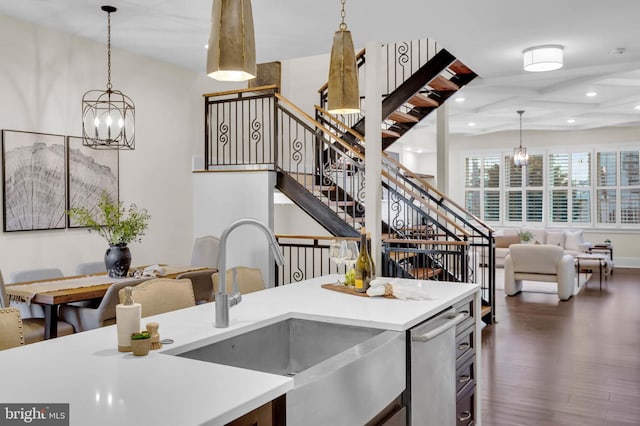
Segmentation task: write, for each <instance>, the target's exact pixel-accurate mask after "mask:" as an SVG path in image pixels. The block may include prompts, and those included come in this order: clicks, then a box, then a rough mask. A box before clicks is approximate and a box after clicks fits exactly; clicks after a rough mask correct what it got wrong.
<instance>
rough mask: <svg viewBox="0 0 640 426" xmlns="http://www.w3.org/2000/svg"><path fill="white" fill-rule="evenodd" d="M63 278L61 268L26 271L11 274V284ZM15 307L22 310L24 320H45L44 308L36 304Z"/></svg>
mask: <svg viewBox="0 0 640 426" xmlns="http://www.w3.org/2000/svg"><path fill="white" fill-rule="evenodd" d="M63 277H64V275H63V274H62V271H61V270H60V269H59V268H40V269H24V270H22V271H14V272H12V273H11V274H9V284H14V283H23V282H29V281H39V280H49V279H56V278H63ZM15 307H16V308H18V309H20V315H21V316H22V319H23V320H24V319H26V318H44V308H43V307H42V306H41V305H38V304H35V303H31V304H26V303H20V304H19V305H16V306H15Z"/></svg>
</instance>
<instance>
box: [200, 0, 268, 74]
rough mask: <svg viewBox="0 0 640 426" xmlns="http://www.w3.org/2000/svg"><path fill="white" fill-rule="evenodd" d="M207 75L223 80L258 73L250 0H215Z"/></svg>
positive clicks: (212, 8) (212, 12) (212, 9)
mask: <svg viewBox="0 0 640 426" xmlns="http://www.w3.org/2000/svg"><path fill="white" fill-rule="evenodd" d="M207 49H208V51H207V75H208V76H209V77H211V78H215V79H216V80H221V81H246V80H250V79H252V78H255V77H256V74H257V68H256V40H255V36H254V32H253V14H252V12H251V0H213V6H212V7H211V32H210V33H209V44H208V48H207Z"/></svg>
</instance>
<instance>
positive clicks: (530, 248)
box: [504, 244, 577, 300]
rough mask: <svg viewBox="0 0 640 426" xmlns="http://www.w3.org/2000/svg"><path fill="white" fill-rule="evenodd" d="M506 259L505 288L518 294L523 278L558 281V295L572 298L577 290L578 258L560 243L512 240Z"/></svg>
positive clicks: (510, 293) (561, 298) (511, 292)
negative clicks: (576, 262)
mask: <svg viewBox="0 0 640 426" xmlns="http://www.w3.org/2000/svg"><path fill="white" fill-rule="evenodd" d="M508 250H509V253H508V254H507V256H506V258H505V262H504V292H505V294H506V295H507V296H514V295H516V294H517V293H519V292H520V291H521V290H522V281H523V280H528V281H546V282H555V283H558V284H557V285H558V298H559V299H560V300H568V299H569V298H571V296H573V295H574V294H575V293H576V291H577V287H576V280H575V278H576V268H575V264H574V258H573V256H571V255H570V254H565V250H563V249H562V247H559V246H557V245H549V244H537V245H536V244H512V245H511V247H510V248H509V249H508Z"/></svg>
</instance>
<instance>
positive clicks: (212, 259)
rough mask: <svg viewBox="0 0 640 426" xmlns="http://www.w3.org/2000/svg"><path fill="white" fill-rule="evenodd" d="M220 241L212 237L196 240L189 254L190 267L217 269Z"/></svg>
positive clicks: (206, 236) (207, 236)
mask: <svg viewBox="0 0 640 426" xmlns="http://www.w3.org/2000/svg"><path fill="white" fill-rule="evenodd" d="M219 252H220V239H219V238H217V237H214V236H212V235H205V236H203V237H199V238H196V239H195V241H194V242H193V251H192V252H191V263H190V265H191V266H203V267H207V268H217V267H218V253H219Z"/></svg>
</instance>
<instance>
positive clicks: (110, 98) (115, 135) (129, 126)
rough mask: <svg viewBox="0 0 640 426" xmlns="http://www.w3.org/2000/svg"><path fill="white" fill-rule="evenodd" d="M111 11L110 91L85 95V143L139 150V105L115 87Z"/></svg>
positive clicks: (109, 25) (83, 133)
mask: <svg viewBox="0 0 640 426" xmlns="http://www.w3.org/2000/svg"><path fill="white" fill-rule="evenodd" d="M101 9H102V10H103V11H105V12H107V90H90V91H88V92H87V93H85V94H84V96H83V97H82V145H84V146H88V147H90V148H93V149H135V119H136V116H135V106H134V104H133V101H132V100H131V98H129V97H128V96H127V95H125V94H124V93H122V92H121V91H119V90H114V89H113V88H112V86H111V14H112V13H113V12H115V11H116V10H117V9H116V8H115V7H113V6H102V7H101Z"/></svg>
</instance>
